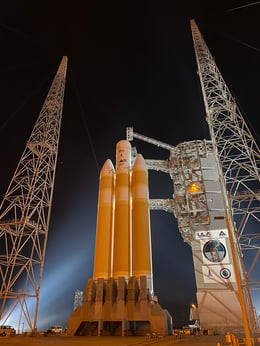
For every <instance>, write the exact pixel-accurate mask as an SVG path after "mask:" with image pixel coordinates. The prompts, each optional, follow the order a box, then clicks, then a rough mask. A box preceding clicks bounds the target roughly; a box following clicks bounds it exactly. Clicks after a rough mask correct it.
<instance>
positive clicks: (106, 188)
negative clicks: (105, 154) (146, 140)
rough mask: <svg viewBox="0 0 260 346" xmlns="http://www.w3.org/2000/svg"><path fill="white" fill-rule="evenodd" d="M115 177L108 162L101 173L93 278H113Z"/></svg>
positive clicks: (111, 165)
mask: <svg viewBox="0 0 260 346" xmlns="http://www.w3.org/2000/svg"><path fill="white" fill-rule="evenodd" d="M114 175H115V170H114V166H113V164H112V162H111V161H110V160H107V161H106V162H105V163H104V165H103V167H102V170H101V172H100V183H99V198H98V215H97V229H96V245H95V261H94V274H93V278H94V279H95V280H96V279H98V278H101V277H103V278H105V279H108V278H109V277H111V261H112V241H113V239H112V237H113V204H114Z"/></svg>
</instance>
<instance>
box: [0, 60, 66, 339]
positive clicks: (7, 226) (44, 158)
mask: <svg viewBox="0 0 260 346" xmlns="http://www.w3.org/2000/svg"><path fill="white" fill-rule="evenodd" d="M66 70H67V57H63V59H62V61H61V63H60V66H59V68H58V71H57V73H56V76H55V78H54V80H53V83H52V85H51V88H50V90H49V93H48V95H47V97H46V99H45V102H44V104H43V107H42V110H41V112H40V114H39V116H38V119H37V121H36V123H35V126H34V128H33V130H32V133H31V136H30V138H29V140H28V141H27V143H26V147H25V150H24V152H23V154H22V157H21V159H20V162H19V164H18V166H17V168H16V171H15V173H14V176H13V178H12V180H11V182H10V184H9V187H8V189H7V192H6V193H5V195H4V198H3V201H2V203H1V206H0V244H1V247H0V248H1V253H0V278H1V290H0V304H1V305H0V319H1V324H4V323H5V322H6V321H7V320H8V319H9V318H10V317H12V314H16V316H18V330H17V331H18V333H19V329H20V325H21V324H23V326H24V327H25V328H27V326H28V327H29V329H30V330H31V331H32V332H34V331H35V330H36V327H37V324H36V323H37V313H38V305H39V296H40V287H41V281H42V273H43V265H44V259H45V252H46V244H47V237H48V229H49V222H50V213H51V205H52V198H53V187H54V179H55V172H56V163H57V154H58V145H59V137H60V127H61V118H62V109H63V98H64V90H65V79H66ZM16 318H17V317H16Z"/></svg>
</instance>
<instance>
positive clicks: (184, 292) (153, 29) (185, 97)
mask: <svg viewBox="0 0 260 346" xmlns="http://www.w3.org/2000/svg"><path fill="white" fill-rule="evenodd" d="M249 4H250V2H249V1H238V0H235V1H214V2H212V1H196V0H194V1H192V0H190V1H188V0H182V1H172V0H171V1H170V0H169V1H164V0H160V1H154V0H146V1H142V0H139V1H134V0H132V1H113V0H112V1H94V0H92V1H91V0H88V1H77V0H74V1H66V0H63V1H57V0H56V1H53V0H52V1H46V0H45V1H29V0H28V1H25V0H22V1H21V0H20V1H17V0H16V1H9V2H8V3H7V2H5V4H4V5H3V4H2V6H1V12H0V42H1V55H0V61H1V65H0V69H1V83H0V90H1V117H0V153H1V156H0V162H1V167H2V169H1V174H0V176H1V179H0V198H1V199H2V198H3V195H4V193H5V191H6V189H7V186H8V183H9V182H10V180H11V178H12V176H13V173H14V170H15V168H16V166H17V164H18V162H19V159H20V157H21V155H22V152H23V150H24V147H25V144H26V141H27V140H28V138H29V136H30V134H31V131H32V128H33V126H34V124H35V121H36V119H37V117H38V114H39V113H40V110H41V107H42V105H43V102H44V100H45V97H46V96H47V94H48V91H49V88H50V85H51V83H52V80H53V78H54V76H55V73H56V71H57V68H58V66H59V64H60V62H61V59H62V56H63V55H67V56H68V72H67V82H66V90H65V99H64V110H63V119H62V128H61V137H60V145H59V155H58V164H57V170H56V180H55V189H54V199H53V205H52V217H51V224H50V229H49V236H48V244H47V253H46V260H45V266H44V273H43V282H42V288H41V298H40V310H39V314H38V325H37V327H38V329H40V330H43V329H46V328H47V327H48V324H53V323H55V324H62V325H63V326H64V327H65V326H66V325H67V320H68V317H69V315H70V313H71V312H72V311H73V303H74V292H75V290H76V289H80V290H83V291H84V289H85V284H86V282H87V279H88V278H90V277H92V272H93V258H94V244H95V228H96V214H97V197H98V184H99V171H100V169H101V167H102V165H103V163H104V162H105V160H106V159H107V158H110V159H111V160H112V162H113V163H114V164H115V148H116V143H117V142H118V141H119V140H121V139H125V138H126V128H127V127H129V126H131V127H133V128H134V131H135V132H137V133H140V134H143V135H146V136H149V137H151V138H154V139H157V140H160V141H162V142H165V143H168V144H171V145H177V144H178V143H180V142H183V141H189V140H195V139H204V138H206V139H209V132H208V127H207V123H206V121H205V111H204V106H203V101H202V95H201V89H200V83H199V78H198V75H197V73H196V71H197V67H196V61H195V54H194V49H193V43H192V35H191V29H190V19H192V18H193V19H195V21H196V23H197V25H198V27H199V29H200V31H201V33H202V34H203V36H204V39H205V41H206V43H207V45H208V47H209V49H210V51H211V53H212V55H213V56H214V57H215V59H216V64H217V66H218V67H219V69H220V71H221V73H222V76H223V78H224V79H225V81H226V83H227V85H228V87H229V89H230V91H231V93H232V94H233V96H234V97H235V98H236V101H237V103H238V105H239V107H240V110H241V111H242V113H243V115H244V117H245V119H246V121H247V122H248V125H249V126H250V128H251V131H252V134H253V135H254V137H255V139H256V140H257V142H258V143H259V128H260V126H259V107H258V103H259V102H258V100H259V80H260V68H259V58H260V39H259V37H260V26H259V14H260V2H251V5H250V6H247V5H249ZM132 145H133V146H135V147H136V148H137V150H138V152H140V153H142V155H143V156H144V158H145V159H167V158H168V157H169V153H168V151H166V150H162V149H160V148H157V147H153V146H152V145H150V144H147V143H144V142H141V141H138V140H134V142H133V143H132ZM149 182H150V183H149V184H150V198H171V197H172V193H173V190H172V182H171V180H170V177H169V176H167V175H165V174H163V173H158V172H153V171H149ZM151 232H152V251H153V272H154V290H155V294H156V295H157V296H158V299H159V303H160V305H161V306H162V307H163V308H166V309H168V310H169V312H170V313H171V314H172V316H173V323H174V326H182V325H183V324H186V323H187V322H188V317H189V306H190V305H191V304H192V303H194V302H196V288H195V277H194V271H193V263H192V257H191V249H190V247H189V246H188V245H187V244H186V243H184V241H183V239H182V237H181V235H180V233H179V231H178V229H177V222H176V220H175V218H174V216H173V215H171V214H169V213H166V212H164V211H151ZM259 308H260V302H259V306H258V309H259Z"/></svg>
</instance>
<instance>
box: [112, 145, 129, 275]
mask: <svg viewBox="0 0 260 346" xmlns="http://www.w3.org/2000/svg"><path fill="white" fill-rule="evenodd" d="M130 168H131V144H130V143H129V142H128V141H126V140H122V141H119V142H118V143H117V146H116V184H115V219H114V220H115V221H114V260H113V273H112V275H113V277H114V278H118V277H119V276H124V277H126V278H128V277H129V276H130V274H131V218H130V215H131V214H130Z"/></svg>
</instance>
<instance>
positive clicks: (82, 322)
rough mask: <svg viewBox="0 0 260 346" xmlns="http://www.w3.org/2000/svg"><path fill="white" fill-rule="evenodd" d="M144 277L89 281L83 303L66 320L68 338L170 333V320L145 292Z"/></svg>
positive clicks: (153, 297)
mask: <svg viewBox="0 0 260 346" xmlns="http://www.w3.org/2000/svg"><path fill="white" fill-rule="evenodd" d="M148 292H149V290H148V288H147V283H146V276H145V275H143V276H140V284H139V280H137V279H136V277H134V276H132V277H130V279H129V282H128V283H127V281H126V279H125V278H124V277H119V278H118V280H115V279H114V278H110V279H109V280H108V281H105V280H104V279H102V278H99V279H98V280H97V281H95V280H93V279H89V280H88V282H87V285H86V292H85V301H84V304H83V305H82V306H79V307H78V308H77V309H75V310H74V311H73V313H72V314H71V315H70V317H69V320H68V329H67V334H68V335H96V336H101V335H103V336H104V335H110V336H113V335H118V336H120V335H121V336H124V335H146V333H151V332H152V331H156V332H157V333H160V335H162V336H165V335H168V334H171V333H172V318H171V315H170V314H169V312H168V311H167V310H164V309H162V308H161V306H160V304H159V303H158V300H157V297H155V296H153V295H151V294H149V293H148Z"/></svg>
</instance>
